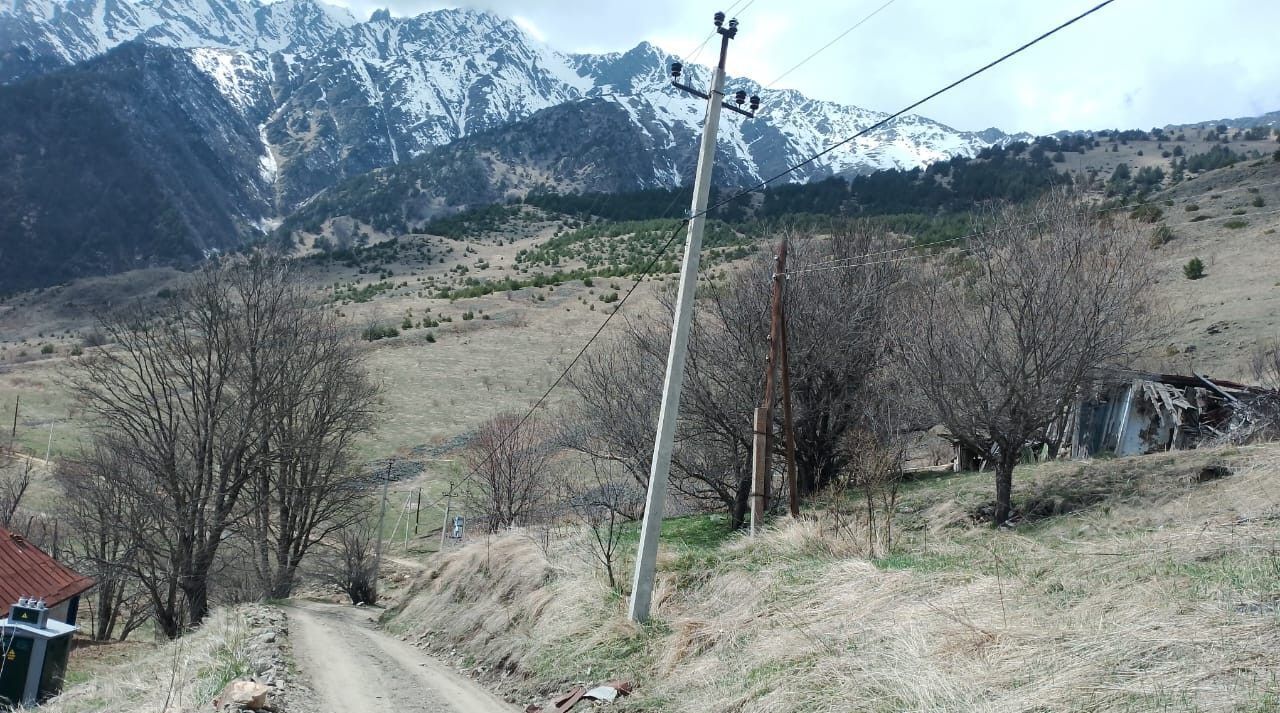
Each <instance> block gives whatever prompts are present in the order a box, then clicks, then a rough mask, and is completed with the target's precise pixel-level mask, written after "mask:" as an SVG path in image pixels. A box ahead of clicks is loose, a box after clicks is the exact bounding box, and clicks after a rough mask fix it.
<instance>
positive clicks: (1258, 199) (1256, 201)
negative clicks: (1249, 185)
mask: <svg viewBox="0 0 1280 713" xmlns="http://www.w3.org/2000/svg"><path fill="white" fill-rule="evenodd" d="M1266 204H1267V202H1266V201H1265V200H1263V199H1262V196H1254V197H1253V202H1252V203H1251V204H1250V205H1252V206H1253V207H1254V208H1261V207H1263V206H1265V205H1266Z"/></svg>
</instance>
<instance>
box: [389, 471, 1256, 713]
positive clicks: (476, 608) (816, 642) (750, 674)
mask: <svg viewBox="0 0 1280 713" xmlns="http://www.w3.org/2000/svg"><path fill="white" fill-rule="evenodd" d="M1209 458H1217V459H1222V460H1225V461H1227V462H1228V463H1229V464H1230V465H1231V466H1232V468H1233V469H1234V470H1235V474H1234V475H1231V476H1230V477H1227V478H1225V479H1222V480H1217V481H1213V482H1204V483H1197V482H1192V480H1191V479H1189V477H1190V476H1194V473H1195V472H1196V470H1197V469H1198V467H1199V465H1198V464H1199V463H1202V462H1207V460H1208V459H1209ZM1144 469H1146V470H1150V473H1147V474H1146V475H1142V474H1141V473H1142V472H1145V471H1144ZM1122 473H1123V474H1125V475H1123V476H1122V475H1120V474H1122ZM1133 473H1138V475H1133ZM1184 476H1186V477H1184ZM1020 477H1022V476H1020ZM1044 477H1046V478H1055V479H1064V478H1073V477H1075V478H1079V479H1081V480H1082V481H1083V480H1088V479H1091V478H1092V479H1098V478H1101V479H1103V480H1104V481H1105V482H1111V481H1110V480H1107V479H1109V478H1110V479H1120V480H1126V479H1127V480H1134V481H1135V482H1133V483H1130V487H1129V488H1128V489H1120V488H1119V486H1111V487H1115V488H1116V489H1117V492H1123V493H1126V495H1125V496H1124V497H1117V498H1115V499H1113V500H1107V501H1102V502H1100V503H1096V504H1094V505H1093V506H1091V507H1088V508H1087V509H1085V510H1082V511H1080V512H1077V513H1076V514H1074V515H1066V516H1057V517H1051V518H1047V519H1045V520H1042V521H1040V522H1039V523H1038V524H1036V525H1034V526H1028V527H1024V528H1021V529H1018V530H1014V531H1009V532H993V531H992V530H990V529H989V528H987V527H982V526H979V525H977V524H970V523H969V521H968V520H966V519H964V518H962V517H959V516H957V512H964V511H966V510H965V508H963V507H960V506H958V505H956V504H952V505H950V506H948V505H946V504H945V503H946V502H948V500H947V499H948V498H949V497H951V496H953V495H955V494H956V493H959V492H961V491H962V490H963V487H961V486H955V488H954V489H952V486H951V485H950V484H949V483H944V484H943V485H942V486H941V487H939V488H936V489H934V490H931V491H928V492H927V493H924V491H920V490H917V491H915V492H912V493H909V494H908V496H907V497H906V498H905V499H904V503H906V505H905V506H906V507H913V508H916V511H915V515H914V517H917V518H918V519H917V521H916V522H915V526H914V527H913V529H911V531H910V533H909V536H905V538H904V542H903V545H902V547H901V548H900V549H899V551H898V552H896V553H895V554H893V555H892V556H890V557H887V558H884V559H881V560H875V561H874V562H873V561H868V560H867V559H864V558H862V556H860V555H861V554H862V553H861V552H860V551H859V546H858V544H857V543H856V542H855V540H856V539H858V538H852V537H850V538H845V539H841V538H833V537H832V536H831V535H830V533H829V531H827V532H824V530H823V526H822V524H821V523H820V522H818V521H816V520H814V519H809V520H801V521H786V522H783V523H781V524H779V526H778V527H777V528H776V529H773V530H770V531H768V532H766V533H765V534H763V535H762V536H759V537H757V538H755V539H746V538H735V539H732V540H730V541H729V542H728V543H726V544H724V545H722V546H721V547H720V548H718V549H717V550H716V551H715V552H712V553H709V554H705V555H700V556H704V557H706V558H707V559H705V560H698V561H697V562H698V564H693V565H691V564H690V558H689V556H687V555H685V554H679V553H673V552H670V551H669V552H667V553H665V554H664V557H663V560H662V563H661V564H660V579H659V596H658V597H657V607H656V618H657V622H656V623H655V624H653V625H650V626H647V627H645V628H643V629H641V628H638V627H635V626H633V625H631V624H629V623H627V622H626V621H625V612H624V609H623V601H622V600H620V599H619V598H617V597H615V596H612V595H611V594H610V593H609V592H608V588H607V586H605V585H603V584H602V582H601V580H600V578H599V577H598V576H596V575H595V574H594V573H593V572H592V571H591V570H590V569H589V568H587V567H583V566H581V565H580V564H574V565H571V566H567V565H564V564H562V563H561V561H560V560H557V557H556V555H555V552H554V551H553V552H552V553H551V555H550V557H549V558H548V556H546V555H544V554H543V553H542V552H541V551H539V549H538V548H536V547H534V546H533V545H531V544H528V543H527V541H524V540H522V539H521V538H519V537H517V536H508V537H504V538H499V539H498V540H496V541H495V542H494V543H493V546H492V547H493V552H492V556H491V557H490V560H489V562H490V565H489V568H488V570H487V571H485V570H484V569H483V568H482V566H481V565H482V564H483V561H484V553H483V549H482V548H470V549H464V550H462V551H460V552H458V553H456V554H455V555H453V556H451V557H449V558H446V560H445V561H444V562H442V563H441V565H440V566H439V568H438V569H437V570H436V571H435V572H433V573H432V574H431V575H430V579H429V581H427V582H426V583H425V584H424V585H423V591H421V592H420V593H419V595H418V596H417V597H415V598H414V599H412V600H411V601H410V602H409V603H408V605H407V606H406V608H405V609H404V610H403V611H402V612H400V613H399V614H398V616H397V617H396V620H395V621H396V625H397V626H399V627H401V628H402V629H404V630H406V631H408V632H417V634H418V637H419V638H421V639H424V640H429V641H432V642H434V643H436V644H439V645H443V646H447V647H450V648H453V647H456V648H457V650H458V651H459V652H460V653H463V654H465V655H467V656H469V657H472V658H474V659H475V660H477V661H480V662H486V664H487V665H488V666H489V667H490V668H491V669H492V670H495V671H501V672H502V673H503V674H504V677H505V679H506V681H507V682H508V685H509V686H510V687H511V690H512V691H515V692H516V693H517V694H518V695H525V696H529V697H533V696H534V695H535V694H537V693H538V692H546V691H550V690H553V689H556V688H559V687H562V686H563V685H565V684H566V683H569V682H575V681H579V680H581V681H594V680H598V679H602V678H607V677H613V676H624V677H629V678H633V679H635V680H637V681H638V682H639V683H640V691H639V692H638V694H637V696H635V697H634V698H632V699H630V701H629V702H627V703H624V704H623V705H622V706H620V707H619V708H618V709H619V710H628V709H643V710H671V711H758V712H760V713H772V712H774V711H777V712H782V711H787V712H788V713H790V712H792V711H813V712H815V713H827V712H830V713H836V712H845V711H851V710H858V711H939V712H941V711H991V712H1005V711H1008V712H1014V711H1063V712H1066V711H1082V710H1109V711H1236V710H1271V709H1273V708H1267V707H1266V706H1268V705H1270V706H1275V705H1276V703H1277V701H1278V700H1280V683H1278V680H1280V657H1277V656H1276V655H1275V652H1276V651H1277V650H1280V648H1278V647H1280V447H1277V446H1268V447H1264V448H1252V449H1238V450H1236V451H1234V452H1224V453H1219V454H1194V455H1193V454H1180V455H1172V456H1161V457H1156V458H1154V459H1152V460H1146V461H1135V460H1126V461H1114V462H1110V463H1095V464H1093V465H1091V466H1089V468H1088V469H1081V468H1080V467H1079V466H1078V465H1055V466H1053V467H1052V468H1049V469H1047V470H1045V471H1044ZM1032 481H1034V478H1029V480H1028V483H1031V482H1032ZM1137 481H1141V482H1137ZM956 482H957V483H959V482H960V481H956ZM984 482H985V481H984ZM1126 482H1127V481H1126ZM1041 485H1042V486H1043V487H1045V488H1048V487H1050V486H1051V485H1052V483H1049V482H1046V483H1042V484H1041ZM1081 485H1082V486H1087V485H1089V483H1084V482H1082V483H1081ZM1034 487H1039V486H1035V485H1032V486H1030V489H1034ZM922 493H924V494H922ZM926 496H927V497H926ZM913 498H914V499H913ZM929 498H934V499H936V500H938V501H939V502H936V503H933V504H930V503H929ZM935 518H936V519H937V520H939V521H940V522H939V523H938V524H936V525H935V524H934V523H930V522H929V520H930V519H935Z"/></svg>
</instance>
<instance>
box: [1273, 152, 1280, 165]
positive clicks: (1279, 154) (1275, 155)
mask: <svg viewBox="0 0 1280 713" xmlns="http://www.w3.org/2000/svg"><path fill="white" fill-rule="evenodd" d="M1271 158H1272V159H1273V160H1275V162H1276V163H1280V149H1276V152H1275V153H1273V154H1271Z"/></svg>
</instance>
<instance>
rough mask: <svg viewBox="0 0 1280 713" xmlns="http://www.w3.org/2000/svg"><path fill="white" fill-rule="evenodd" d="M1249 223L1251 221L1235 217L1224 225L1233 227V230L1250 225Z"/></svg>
mask: <svg viewBox="0 0 1280 713" xmlns="http://www.w3.org/2000/svg"><path fill="white" fill-rule="evenodd" d="M1248 224H1249V221H1247V220H1240V219H1239V218H1235V219H1233V220H1228V221H1227V222H1225V223H1223V225H1224V226H1226V227H1228V228H1230V229H1232V230H1239V229H1240V228H1243V227H1245V226H1246V225H1248Z"/></svg>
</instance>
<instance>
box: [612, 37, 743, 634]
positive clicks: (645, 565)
mask: <svg viewBox="0 0 1280 713" xmlns="http://www.w3.org/2000/svg"><path fill="white" fill-rule="evenodd" d="M724 17H725V16H724V13H723V12H717V13H716V14H715V24H716V31H717V32H718V33H720V61H719V63H717V65H716V68H715V70H714V71H713V72H712V75H711V86H710V87H709V88H708V90H707V92H706V93H703V92H701V91H699V90H697V89H694V88H693V87H690V86H687V85H685V84H681V83H680V74H681V72H683V70H684V67H683V65H681V64H680V63H679V62H676V63H674V64H672V65H671V77H672V80H671V84H672V85H673V86H675V87H676V88H677V89H680V90H681V91H684V92H688V93H689V94H693V95H694V96H697V97H701V98H703V99H706V100H707V118H706V123H705V125H704V126H703V127H702V144H701V148H700V150H699V152H698V172H697V174H696V176H695V178H694V181H693V212H692V214H691V215H690V219H689V234H688V237H687V238H686V239H685V245H684V262H683V263H682V264H681V266H680V289H679V292H678V293H677V296H676V316H675V325H674V326H673V328H672V330H671V350H670V352H669V353H668V354H667V376H666V380H665V381H664V382H663V384H662V407H661V410H660V411H659V413H658V433H657V436H656V437H655V440H654V446H653V460H652V461H651V463H650V465H649V492H648V495H647V497H646V499H645V509H644V522H643V524H642V525H641V527H640V546H639V552H638V553H637V555H636V572H635V578H634V579H633V581H632V586H631V604H630V610H629V612H628V613H629V615H630V617H631V620H632V621H635V622H640V623H643V622H645V621H648V619H649V605H650V603H651V602H652V599H653V577H654V570H655V566H656V560H657V556H658V534H659V532H661V530H662V508H663V505H664V504H665V503H666V499H667V475H668V474H669V473H670V470H671V449H672V446H673V445H674V442H675V435H676V421H677V419H678V418H679V414H680V389H681V387H682V386H683V385H684V361H685V352H686V351H687V348H688V345H689V325H690V323H691V322H692V321H693V298H694V292H695V290H696V289H697V286H698V262H699V258H700V257H701V253H702V231H703V229H704V228H705V227H706V222H707V217H706V215H704V214H705V213H706V210H707V201H708V199H709V198H710V196H711V168H712V163H713V162H714V160H715V155H716V131H717V129H719V126H720V109H721V108H722V107H723V108H727V109H729V110H730V111H735V112H737V113H739V114H743V115H745V116H748V117H753V116H755V114H754V111H755V109H757V108H758V107H759V106H760V98H759V97H752V98H751V111H746V110H744V109H742V108H741V106H742V103H743V102H745V101H746V98H747V93H746V92H742V91H740V92H738V93H737V94H736V95H735V97H734V99H735V101H736V103H737V104H738V106H736V107H735V106H732V105H730V104H728V103H727V102H725V101H724V64H725V57H726V55H727V54H728V52H729V40H731V39H733V38H734V37H735V36H737V34H738V21H737V20H730V21H729V25H728V27H725V26H724Z"/></svg>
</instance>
